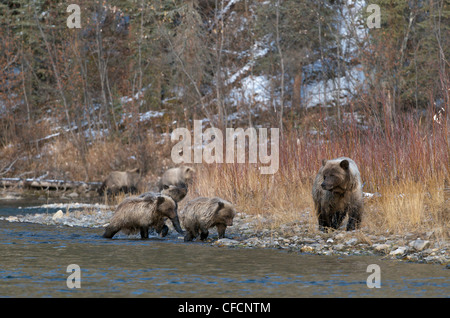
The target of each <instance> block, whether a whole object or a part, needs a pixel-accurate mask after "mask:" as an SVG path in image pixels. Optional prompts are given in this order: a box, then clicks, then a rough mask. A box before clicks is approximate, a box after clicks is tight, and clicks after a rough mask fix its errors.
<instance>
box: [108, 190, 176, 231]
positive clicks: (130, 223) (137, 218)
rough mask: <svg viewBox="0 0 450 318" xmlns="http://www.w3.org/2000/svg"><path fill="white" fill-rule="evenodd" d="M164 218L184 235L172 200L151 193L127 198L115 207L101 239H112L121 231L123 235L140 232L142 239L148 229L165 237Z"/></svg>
mask: <svg viewBox="0 0 450 318" xmlns="http://www.w3.org/2000/svg"><path fill="white" fill-rule="evenodd" d="M166 218H169V219H170V220H171V221H172V223H173V224H174V227H175V229H176V230H177V231H178V232H179V233H181V234H184V232H183V231H182V229H181V226H180V223H179V220H178V215H177V204H176V202H175V201H174V200H173V199H172V198H170V197H168V196H165V195H161V194H155V193H151V192H147V193H144V194H143V195H141V196H139V197H135V196H133V197H128V198H125V199H124V200H123V201H122V202H121V203H120V204H119V206H118V207H117V209H116V212H115V213H114V216H113V217H112V219H111V222H110V223H109V225H108V226H107V227H106V229H105V233H104V234H103V237H105V238H112V237H113V236H114V235H115V234H116V233H117V232H119V231H123V232H124V233H125V234H134V233H137V232H140V234H141V238H143V239H144V238H148V230H149V228H150V227H153V228H155V229H156V230H157V231H158V233H163V235H162V236H165V234H167V231H168V229H167V226H166V225H165V224H164V222H165V220H166Z"/></svg>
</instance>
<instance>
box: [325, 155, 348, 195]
mask: <svg viewBox="0 0 450 318" xmlns="http://www.w3.org/2000/svg"><path fill="white" fill-rule="evenodd" d="M322 165H323V170H322V176H323V182H322V184H321V185H320V186H321V187H322V189H323V190H327V191H331V192H335V193H344V192H345V191H346V190H347V188H348V184H349V181H350V167H349V166H350V164H349V162H348V160H345V159H344V160H342V161H340V162H339V161H335V160H328V161H327V160H324V161H322Z"/></svg>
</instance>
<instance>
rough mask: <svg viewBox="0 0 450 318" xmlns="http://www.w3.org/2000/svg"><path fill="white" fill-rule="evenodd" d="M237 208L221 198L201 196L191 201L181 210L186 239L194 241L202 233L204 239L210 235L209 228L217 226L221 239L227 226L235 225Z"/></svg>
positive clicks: (201, 237) (201, 236)
mask: <svg viewBox="0 0 450 318" xmlns="http://www.w3.org/2000/svg"><path fill="white" fill-rule="evenodd" d="M235 215H236V210H235V208H234V206H233V204H231V203H230V202H228V201H225V200H223V199H221V198H217V197H215V198H205V197H199V198H195V199H193V200H191V201H189V202H188V203H187V204H186V206H185V207H184V209H183V211H181V212H180V219H181V222H182V223H183V226H184V227H185V229H186V235H185V237H184V241H185V242H187V241H192V240H193V239H194V238H196V237H197V236H198V235H199V233H200V239H201V240H202V241H203V240H205V239H206V238H207V237H208V234H209V232H208V229H209V228H211V227H213V226H216V227H217V232H218V234H219V239H221V238H224V236H225V230H226V229H227V226H232V225H233V218H234V216H235Z"/></svg>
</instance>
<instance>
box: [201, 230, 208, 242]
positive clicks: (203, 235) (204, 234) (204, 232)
mask: <svg viewBox="0 0 450 318" xmlns="http://www.w3.org/2000/svg"><path fill="white" fill-rule="evenodd" d="M208 234H209V232H208V230H204V231H201V232H200V240H202V241H204V240H206V239H207V238H208Z"/></svg>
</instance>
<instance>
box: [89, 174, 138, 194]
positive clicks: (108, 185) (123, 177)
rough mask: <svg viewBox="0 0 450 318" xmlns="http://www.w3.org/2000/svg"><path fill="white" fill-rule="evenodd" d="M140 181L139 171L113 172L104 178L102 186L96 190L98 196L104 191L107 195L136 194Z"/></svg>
mask: <svg viewBox="0 0 450 318" xmlns="http://www.w3.org/2000/svg"><path fill="white" fill-rule="evenodd" d="M139 181H140V176H139V169H138V168H136V169H133V170H127V171H113V172H111V173H110V174H109V175H108V177H106V179H105V181H103V184H102V185H101V187H100V188H99V189H98V194H100V195H103V193H104V192H105V190H106V191H107V193H108V194H116V193H118V192H120V191H123V192H132V193H135V192H137V187H138V184H139Z"/></svg>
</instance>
